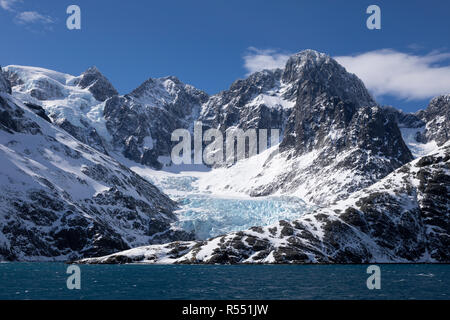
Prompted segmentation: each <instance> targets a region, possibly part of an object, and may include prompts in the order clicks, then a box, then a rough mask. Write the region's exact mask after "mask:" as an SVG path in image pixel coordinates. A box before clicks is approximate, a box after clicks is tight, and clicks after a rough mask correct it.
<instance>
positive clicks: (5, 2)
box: [0, 0, 22, 11]
mask: <svg viewBox="0 0 450 320" xmlns="http://www.w3.org/2000/svg"><path fill="white" fill-rule="evenodd" d="M19 2H22V0H0V7H1V8H2V9H4V10H7V11H14V5H15V4H16V3H19Z"/></svg>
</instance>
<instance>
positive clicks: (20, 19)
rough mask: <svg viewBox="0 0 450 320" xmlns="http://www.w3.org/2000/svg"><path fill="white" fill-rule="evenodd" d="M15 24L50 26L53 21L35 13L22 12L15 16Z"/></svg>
mask: <svg viewBox="0 0 450 320" xmlns="http://www.w3.org/2000/svg"><path fill="white" fill-rule="evenodd" d="M16 22H17V23H19V24H29V23H42V24H51V23H54V20H53V19H52V18H51V17H49V16H44V15H42V14H40V13H39V12H36V11H24V12H20V13H19V14H17V16H16Z"/></svg>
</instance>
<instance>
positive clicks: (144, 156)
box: [104, 77, 208, 169]
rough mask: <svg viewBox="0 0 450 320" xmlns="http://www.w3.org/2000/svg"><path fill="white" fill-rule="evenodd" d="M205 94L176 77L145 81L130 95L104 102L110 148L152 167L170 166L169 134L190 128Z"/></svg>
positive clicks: (205, 99)
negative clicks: (112, 145) (111, 142)
mask: <svg viewBox="0 0 450 320" xmlns="http://www.w3.org/2000/svg"><path fill="white" fill-rule="evenodd" d="M207 99H208V95H207V94H206V93H204V92H203V91H200V90H198V89H196V88H194V87H192V86H191V85H187V84H184V83H182V82H181V81H180V80H178V79H177V78H176V77H166V78H160V79H149V80H147V81H145V82H144V83H143V84H142V85H141V86H139V87H138V88H137V89H135V90H134V91H133V92H131V93H130V94H127V95H125V96H120V97H118V96H116V97H114V98H112V99H109V100H107V101H106V104H105V108H104V118H105V120H106V126H107V128H108V130H109V133H110V135H111V136H112V138H113V141H114V148H115V149H116V150H118V151H120V152H121V153H122V154H123V155H124V156H125V157H126V158H128V159H130V160H133V161H135V162H138V163H142V164H145V165H148V166H151V167H154V168H159V169H160V168H162V166H163V165H164V164H169V163H170V153H171V150H172V145H173V143H172V141H171V135H172V132H173V131H174V130H176V129H181V128H183V129H191V130H192V128H193V126H194V121H195V120H196V119H197V118H198V116H199V113H200V108H201V105H202V103H204V102H205V101H207Z"/></svg>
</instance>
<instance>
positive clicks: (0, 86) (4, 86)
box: [0, 66, 11, 94]
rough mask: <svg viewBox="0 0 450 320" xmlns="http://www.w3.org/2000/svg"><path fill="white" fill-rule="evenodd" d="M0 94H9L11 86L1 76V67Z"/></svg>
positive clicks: (1, 71) (0, 68)
mask: <svg viewBox="0 0 450 320" xmlns="http://www.w3.org/2000/svg"><path fill="white" fill-rule="evenodd" d="M0 92H6V93H9V94H11V84H10V82H9V80H8V79H6V77H5V75H4V74H3V70H2V67H1V66H0Z"/></svg>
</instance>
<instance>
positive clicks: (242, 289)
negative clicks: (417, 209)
mask: <svg viewBox="0 0 450 320" xmlns="http://www.w3.org/2000/svg"><path fill="white" fill-rule="evenodd" d="M379 266H380V268H381V289H380V290H369V289H368V288H367V285H366V281H367V278H368V277H369V276H370V275H369V274H367V272H366V271H367V267H368V266H367V265H306V266H302V265H296V266H288V265H273V266H272V265H255V266H251V265H245V266H189V265H188V266H184V265H181V266H160V265H82V266H80V268H81V289H80V290H69V289H68V288H67V284H66V281H67V278H68V277H69V276H70V275H68V274H66V271H67V267H68V265H66V264H63V263H0V299H77V300H78V299H139V300H142V299H145V300H146V299H151V300H155V299H156V300H168V299H193V300H216V299H217V300H222V299H292V300H302V299H308V300H311V299H445V300H449V299H450V265H424V264H417V265H414V264H413V265H379Z"/></svg>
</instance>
